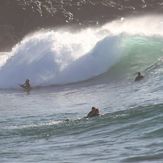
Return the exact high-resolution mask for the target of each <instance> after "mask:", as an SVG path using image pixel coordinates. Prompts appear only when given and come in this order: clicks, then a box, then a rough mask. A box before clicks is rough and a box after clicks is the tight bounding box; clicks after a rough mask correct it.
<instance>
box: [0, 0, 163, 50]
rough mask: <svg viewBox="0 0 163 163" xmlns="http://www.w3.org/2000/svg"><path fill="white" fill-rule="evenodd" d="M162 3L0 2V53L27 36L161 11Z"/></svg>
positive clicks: (92, 0) (91, 0)
mask: <svg viewBox="0 0 163 163" xmlns="http://www.w3.org/2000/svg"><path fill="white" fill-rule="evenodd" d="M161 1H162V0H117V1H116V2H115V0H0V51H5V50H7V49H10V48H11V47H12V46H13V45H14V44H15V43H17V42H18V41H19V40H20V39H21V38H22V37H23V36H24V35H26V34H27V33H29V32H31V31H33V30H36V29H39V28H47V27H56V26H60V25H66V24H72V23H75V24H78V25H90V24H92V25H94V24H96V23H97V21H98V23H103V22H106V21H108V20H111V19H114V18H119V17H121V16H125V15H131V14H135V13H139V12H146V11H155V10H157V12H158V11H161V9H162V5H163V3H162V2H161Z"/></svg>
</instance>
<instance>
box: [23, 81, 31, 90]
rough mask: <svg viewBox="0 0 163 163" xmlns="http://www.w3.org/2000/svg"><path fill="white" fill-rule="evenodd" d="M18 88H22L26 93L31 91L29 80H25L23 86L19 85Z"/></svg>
mask: <svg viewBox="0 0 163 163" xmlns="http://www.w3.org/2000/svg"><path fill="white" fill-rule="evenodd" d="M20 87H22V88H24V89H25V90H26V91H30V90H31V85H30V81H29V79H26V81H25V83H24V84H21V85H20Z"/></svg>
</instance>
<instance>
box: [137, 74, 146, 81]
mask: <svg viewBox="0 0 163 163" xmlns="http://www.w3.org/2000/svg"><path fill="white" fill-rule="evenodd" d="M142 79H144V76H143V75H141V73H140V72H138V75H137V76H136V78H135V81H140V80H142Z"/></svg>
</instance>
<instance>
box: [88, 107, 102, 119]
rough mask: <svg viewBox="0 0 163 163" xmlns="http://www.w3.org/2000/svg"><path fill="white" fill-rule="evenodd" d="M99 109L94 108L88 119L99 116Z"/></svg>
mask: <svg viewBox="0 0 163 163" xmlns="http://www.w3.org/2000/svg"><path fill="white" fill-rule="evenodd" d="M99 115H100V113H99V109H98V108H95V107H94V106H93V107H92V110H91V111H90V112H89V113H88V114H87V116H86V118H91V117H96V116H99Z"/></svg>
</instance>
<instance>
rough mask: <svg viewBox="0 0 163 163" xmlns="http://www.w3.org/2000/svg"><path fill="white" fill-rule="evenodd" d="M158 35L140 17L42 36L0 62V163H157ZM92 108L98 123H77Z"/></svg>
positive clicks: (161, 156) (162, 68) (160, 132)
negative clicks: (139, 77)
mask: <svg viewBox="0 0 163 163" xmlns="http://www.w3.org/2000/svg"><path fill="white" fill-rule="evenodd" d="M162 27H163V24H162V16H161V15H144V16H139V17H128V18H125V19H120V20H119V19H118V20H114V21H112V22H109V23H107V24H105V25H101V26H100V25H99V26H98V27H96V28H95V27H94V28H93V27H89V28H83V29H82V30H80V31H77V30H75V32H74V31H73V30H72V29H70V27H64V28H59V29H57V28H56V29H47V30H41V31H37V32H35V33H31V34H30V35H28V36H26V37H25V38H24V39H23V40H22V41H21V42H19V43H18V44H17V45H15V46H14V47H13V49H12V50H11V52H9V53H7V54H6V53H5V55H1V58H0V65H1V67H0V162H2V163H19V162H20V163H22V162H33V163H34V162H40V163H47V162H57V163H59V162H62V163H63V162H65V163H76V162H83V163H86V162H100V163H101V162H107V163H119V162H124V163H126V162H136V163H137V162H141V163H148V162H152V163H156V162H157V163H162V162H163V140H162V136H163V121H162V119H163V103H162V101H163V82H162V81H163V58H162V57H163V47H162V44H163V33H162ZM71 28H73V27H71ZM138 71H140V72H142V74H143V75H144V76H145V78H144V79H143V80H142V81H140V82H134V78H135V76H136V73H137V72H138ZM26 78H29V79H30V81H31V85H32V87H33V89H32V90H31V91H30V92H29V93H26V92H24V91H23V90H22V89H21V88H19V86H18V84H20V83H22V82H24V80H25V79H26ZM92 106H96V107H98V108H99V109H100V112H101V116H100V117H95V118H84V117H85V116H86V115H87V113H88V112H89V111H90V109H91V107H92Z"/></svg>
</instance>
